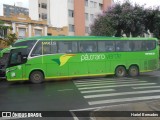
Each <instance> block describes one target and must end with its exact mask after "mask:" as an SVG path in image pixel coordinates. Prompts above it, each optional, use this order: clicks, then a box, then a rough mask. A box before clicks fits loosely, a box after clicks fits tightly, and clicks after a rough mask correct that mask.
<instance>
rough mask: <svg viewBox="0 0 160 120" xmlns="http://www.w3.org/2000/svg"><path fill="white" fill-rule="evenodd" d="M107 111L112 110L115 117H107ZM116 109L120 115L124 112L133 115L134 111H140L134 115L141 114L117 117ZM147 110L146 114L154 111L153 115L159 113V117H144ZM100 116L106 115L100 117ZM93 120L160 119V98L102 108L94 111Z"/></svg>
mask: <svg viewBox="0 0 160 120" xmlns="http://www.w3.org/2000/svg"><path fill="white" fill-rule="evenodd" d="M107 111H108V112H111V114H112V116H115V117H106V115H105V113H106V114H107ZM116 111H117V112H118V114H119V115H122V116H123V113H124V114H125V115H126V114H127V115H131V114H132V113H139V114H134V115H139V116H140V117H135V116H134V115H133V114H132V115H133V116H134V117H132V116H130V117H125V116H124V117H116V114H117V113H116ZM119 111H120V112H119ZM127 111H129V112H127ZM141 111H142V112H141ZM145 111H146V114H145V115H148V114H147V112H150V113H153V114H152V115H154V116H157V115H158V117H143V115H142V114H143V113H145ZM156 111H158V112H156ZM121 113H122V114H121ZM128 113H129V114H128ZM149 115H151V114H149ZM100 116H104V117H100ZM91 120H160V100H153V101H146V102H138V103H131V104H123V105H117V106H113V107H105V108H101V109H98V110H96V111H94V112H93V113H92V114H91Z"/></svg>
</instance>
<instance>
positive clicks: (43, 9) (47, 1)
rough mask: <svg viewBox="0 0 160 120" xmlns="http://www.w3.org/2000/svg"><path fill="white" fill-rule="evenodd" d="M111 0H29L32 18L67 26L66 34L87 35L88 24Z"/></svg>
mask: <svg viewBox="0 0 160 120" xmlns="http://www.w3.org/2000/svg"><path fill="white" fill-rule="evenodd" d="M112 1H113V0H30V1H29V15H30V17H31V19H33V20H42V19H44V20H47V24H48V25H49V26H52V27H57V28H61V27H68V35H77V36H84V35H89V33H90V25H91V24H93V22H94V19H95V18H96V17H97V15H98V14H100V13H102V12H103V11H105V10H107V8H108V7H109V6H110V5H111V4H112Z"/></svg>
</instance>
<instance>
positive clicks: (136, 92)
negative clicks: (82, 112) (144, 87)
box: [84, 90, 160, 98]
mask: <svg viewBox="0 0 160 120" xmlns="http://www.w3.org/2000/svg"><path fill="white" fill-rule="evenodd" d="M156 92H160V90H148V91H133V92H122V93H110V94H99V95H87V96H84V98H97V97H110V96H118V95H134V94H143V93H156Z"/></svg>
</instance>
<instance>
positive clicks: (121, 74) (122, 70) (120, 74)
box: [115, 66, 127, 77]
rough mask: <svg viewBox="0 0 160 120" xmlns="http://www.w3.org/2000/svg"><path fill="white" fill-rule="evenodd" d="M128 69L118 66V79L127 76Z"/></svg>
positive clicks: (116, 71) (116, 73) (116, 72)
mask: <svg viewBox="0 0 160 120" xmlns="http://www.w3.org/2000/svg"><path fill="white" fill-rule="evenodd" d="M126 73H127V72H126V68H125V67H123V66H118V67H117V68H116V70H115V75H116V76H117V77H125V76H126Z"/></svg>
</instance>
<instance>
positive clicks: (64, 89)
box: [57, 89, 73, 92]
mask: <svg viewBox="0 0 160 120" xmlns="http://www.w3.org/2000/svg"><path fill="white" fill-rule="evenodd" d="M71 90H73V89H63V90H57V91H59V92H63V91H71Z"/></svg>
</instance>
